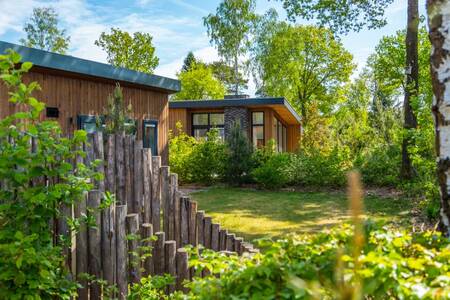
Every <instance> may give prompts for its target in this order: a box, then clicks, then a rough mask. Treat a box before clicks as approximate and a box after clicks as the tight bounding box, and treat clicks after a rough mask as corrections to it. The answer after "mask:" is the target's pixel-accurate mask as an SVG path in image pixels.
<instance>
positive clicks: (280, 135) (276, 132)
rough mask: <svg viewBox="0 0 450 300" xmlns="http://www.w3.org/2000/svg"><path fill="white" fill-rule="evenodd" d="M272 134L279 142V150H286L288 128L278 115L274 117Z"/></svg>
mask: <svg viewBox="0 0 450 300" xmlns="http://www.w3.org/2000/svg"><path fill="white" fill-rule="evenodd" d="M272 136H273V138H274V139H275V142H276V143H277V151H278V152H284V151H286V141H287V129H286V126H284V125H283V123H281V122H280V120H278V119H277V118H276V117H274V118H273V130H272Z"/></svg>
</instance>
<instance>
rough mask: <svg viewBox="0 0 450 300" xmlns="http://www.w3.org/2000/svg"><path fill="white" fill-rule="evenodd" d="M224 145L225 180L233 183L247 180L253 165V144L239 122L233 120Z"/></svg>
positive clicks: (238, 183)
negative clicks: (225, 148) (225, 155)
mask: <svg viewBox="0 0 450 300" xmlns="http://www.w3.org/2000/svg"><path fill="white" fill-rule="evenodd" d="M226 145H227V158H226V165H225V181H226V182H228V183H230V184H233V185H240V184H242V183H245V182H248V181H249V177H250V172H251V169H252V165H253V162H252V154H253V146H252V145H251V144H250V141H249V139H248V137H247V135H246V134H245V132H244V131H243V130H242V129H241V125H240V123H238V122H235V123H234V124H233V126H232V127H231V132H230V136H229V137H228V138H227V141H226Z"/></svg>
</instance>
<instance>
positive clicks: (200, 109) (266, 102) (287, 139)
mask: <svg viewBox="0 0 450 300" xmlns="http://www.w3.org/2000/svg"><path fill="white" fill-rule="evenodd" d="M230 107H231V108H233V107H238V108H243V109H244V111H245V114H246V115H245V117H244V118H245V119H246V122H248V126H244V130H245V131H246V132H247V136H248V137H249V138H251V139H252V140H253V143H254V145H255V146H262V145H266V144H267V142H268V141H269V140H275V142H278V141H279V144H280V148H279V151H287V152H295V151H296V150H297V149H298V146H299V141H300V138H301V122H300V117H299V116H298V115H297V114H296V113H295V111H293V110H292V108H291V107H289V104H288V102H287V101H286V100H285V99H282V98H263V99H259V98H256V99H255V98H253V99H252V98H250V99H249V98H244V99H234V100H202V101H200V100H194V101H170V102H169V130H171V131H172V132H173V134H177V128H176V124H177V123H178V122H179V123H181V125H182V128H183V131H184V132H186V133H187V134H189V135H192V136H197V134H196V132H195V128H196V126H195V124H194V123H195V121H194V116H195V115H200V114H209V115H212V114H214V115H215V114H226V113H227V108H230ZM254 113H262V116H263V120H264V121H263V122H260V123H258V124H255V118H254V117H253V115H254ZM260 116H261V114H260ZM226 122H227V118H226V117H225V118H224V124H223V127H225V128H226V124H225V123H226ZM244 123H245V122H244ZM258 125H260V127H262V128H263V136H264V138H263V140H262V139H261V142H260V143H258V142H257V141H255V139H254V135H255V134H256V133H255V132H256V130H255V129H254V127H255V126H258ZM211 126H214V125H211ZM211 126H210V127H211ZM277 126H278V127H277ZM219 127H221V126H220V125H219ZM281 144H282V145H281Z"/></svg>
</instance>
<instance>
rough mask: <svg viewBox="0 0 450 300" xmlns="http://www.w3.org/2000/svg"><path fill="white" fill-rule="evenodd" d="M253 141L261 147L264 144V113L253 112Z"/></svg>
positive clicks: (257, 146) (256, 145)
mask: <svg viewBox="0 0 450 300" xmlns="http://www.w3.org/2000/svg"><path fill="white" fill-rule="evenodd" d="M252 141H253V146H254V147H256V148H260V147H263V146H264V113H263V112H252Z"/></svg>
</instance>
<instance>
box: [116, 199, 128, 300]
mask: <svg viewBox="0 0 450 300" xmlns="http://www.w3.org/2000/svg"><path fill="white" fill-rule="evenodd" d="M126 217H127V206H126V205H118V206H116V232H117V237H116V253H117V257H116V258H117V262H116V266H117V271H116V274H117V288H118V291H119V299H126V298H127V294H128V284H127V283H128V280H127V277H128V276H127V275H128V272H127V266H128V262H127V260H128V253H127V249H128V247H127V233H126Z"/></svg>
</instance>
